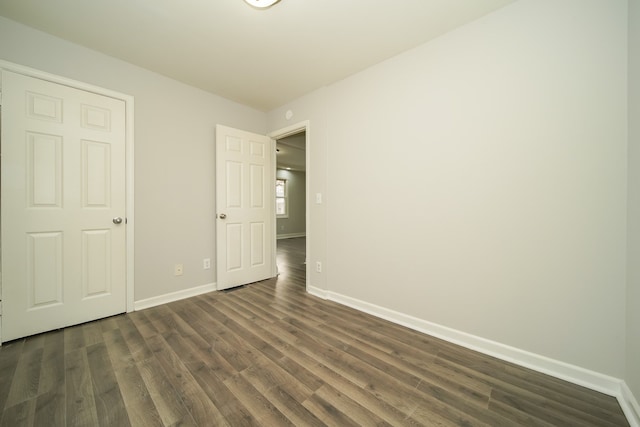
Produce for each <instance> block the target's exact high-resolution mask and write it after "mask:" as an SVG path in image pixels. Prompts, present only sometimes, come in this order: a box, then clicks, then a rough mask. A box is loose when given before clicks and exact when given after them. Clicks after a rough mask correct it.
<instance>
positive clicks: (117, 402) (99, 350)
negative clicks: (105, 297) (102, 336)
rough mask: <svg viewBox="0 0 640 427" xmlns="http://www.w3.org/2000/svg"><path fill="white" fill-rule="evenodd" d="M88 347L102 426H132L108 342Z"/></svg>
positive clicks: (90, 368) (99, 419)
mask: <svg viewBox="0 0 640 427" xmlns="http://www.w3.org/2000/svg"><path fill="white" fill-rule="evenodd" d="M110 326H111V324H110ZM112 330H113V329H111V328H108V329H106V331H107V332H109V331H112ZM86 349H87V361H88V363H89V371H90V372H91V378H92V382H91V383H92V385H93V397H94V399H95V404H96V413H97V415H98V422H99V424H100V426H105V427H106V426H115V425H117V426H123V427H126V426H130V425H131V422H130V420H129V415H128V414H127V408H126V406H125V404H124V401H123V400H122V394H121V392H120V387H119V386H118V381H117V379H116V375H115V372H114V369H113V365H112V364H111V360H110V359H109V354H108V351H107V346H106V344H105V343H104V342H103V343H98V344H94V345H90V346H88V347H86Z"/></svg>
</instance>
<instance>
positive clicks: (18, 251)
mask: <svg viewBox="0 0 640 427" xmlns="http://www.w3.org/2000/svg"><path fill="white" fill-rule="evenodd" d="M2 89H3V105H2V119H3V128H2V178H1V179H2V183H1V184H2V286H3V301H2V304H3V317H2V320H3V322H2V339H3V341H8V340H11V339H15V338H19V337H23V336H27V335H32V334H36V333H39V332H44V331H47V330H51V329H57V328H60V327H65V326H69V325H73V324H77V323H82V322H86V321H90V320H94V319H98V318H101V317H106V316H110V315H113V314H117V313H122V312H124V311H126V262H125V260H126V228H125V224H124V222H123V223H122V224H115V223H114V222H113V221H112V220H113V218H115V217H124V216H125V196H126V192H125V191H126V190H125V105H124V102H123V101H121V100H117V99H113V98H110V97H107V96H102V95H97V94H94V93H90V92H86V91H82V90H78V89H75V88H71V87H68V86H64V85H59V84H55V83H51V82H47V81H44V80H40V79H36V78H32V77H27V76H23V75H20V74H17V73H13V72H9V71H2Z"/></svg>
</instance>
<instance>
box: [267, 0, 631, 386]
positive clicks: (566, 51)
mask: <svg viewBox="0 0 640 427" xmlns="http://www.w3.org/2000/svg"><path fill="white" fill-rule="evenodd" d="M626 20H627V18H626V2H625V1H617V0H614V1H610V0H587V1H583V0H566V1H562V2H557V1H554V0H521V1H519V2H516V3H514V4H512V5H510V6H507V7H505V8H503V9H500V10H498V11H496V12H495V13H493V14H491V15H488V16H486V17H484V18H482V19H480V20H478V21H476V22H474V23H471V24H468V25H466V26H464V27H461V28H459V29H457V30H455V31H453V32H451V33H449V34H447V35H445V36H443V37H441V38H439V39H437V40H435V41H433V42H431V43H428V44H425V45H423V46H421V47H419V48H417V49H414V50H412V51H409V52H407V53H405V54H402V55H400V56H398V57H395V58H393V59H391V60H388V61H385V62H383V63H381V64H379V65H377V66H375V67H372V68H369V69H368V70H365V71H364V72H362V73H359V74H356V75H354V76H352V77H350V78H348V79H346V80H344V81H342V82H340V83H338V84H335V85H331V86H329V87H327V88H324V89H323V90H322V91H321V93H319V94H318V96H317V97H315V98H314V97H313V96H307V97H305V98H303V99H300V100H298V101H296V102H294V103H292V104H290V105H285V106H283V107H282V108H281V109H278V110H275V111H273V112H271V113H270V114H269V127H270V129H274V128H277V127H278V126H281V125H282V123H283V121H282V120H283V119H282V114H283V112H284V111H286V110H287V109H289V108H291V109H293V110H294V111H302V112H303V115H300V114H298V116H297V117H300V118H301V119H307V118H308V119H310V120H311V121H312V126H313V129H314V134H313V136H312V138H311V149H312V150H313V151H314V152H315V150H316V149H317V150H321V151H322V152H323V154H324V157H322V156H321V157H320V158H316V157H315V156H314V155H313V154H312V156H311V168H312V170H313V169H317V170H316V171H315V172H312V174H313V176H312V183H313V184H312V185H313V186H314V187H315V188H320V187H322V186H325V187H326V190H325V191H326V195H325V199H326V205H325V209H326V212H325V215H324V217H325V219H326V224H324V226H326V241H325V245H326V251H324V252H316V253H315V254H314V255H313V257H319V258H322V257H326V262H325V273H323V275H324V277H323V278H322V279H321V280H316V283H320V284H322V283H323V281H324V287H323V289H326V290H328V291H333V292H336V293H339V294H342V295H346V296H349V297H353V298H356V299H359V300H363V301H366V302H369V303H373V304H376V305H379V306H382V307H386V308H389V309H392V310H396V311H399V312H402V313H406V314H409V315H412V316H416V317H418V318H421V319H425V320H428V321H431V322H435V323H437V324H440V325H443V326H448V327H451V328H454V329H457V330H461V331H464V332H467V333H471V334H473V335H476V336H480V337H484V338H487V339H490V340H494V341H497V342H500V343H503V344H507V345H510V346H513V347H516V348H520V349H523V350H526V351H530V352H533V353H536V354H540V355H544V356H547V357H550V358H553V359H557V360H560V361H563V362H566V363H570V364H573V365H577V366H581V367H584V368H586V369H590V370H594V371H597V372H601V373H605V374H608V375H612V376H615V377H619V378H620V377H622V376H623V374H624V365H625V363H624V362H625V351H624V348H625V332H624V331H625V322H626V320H625V314H624V312H625V292H626V291H625V276H626V271H625V256H626V249H625V248H626V237H625V234H626V225H625V224H626V168H627V164H626V133H627V129H626V114H627V111H626V89H627V88H626V56H627V49H626V37H627V33H626ZM315 103H322V104H319V105H318V104H315ZM305 113H307V114H308V115H305ZM316 132H317V133H316ZM312 191H315V190H312ZM317 226H318V223H317V222H314V223H313V224H312V226H311V234H315V232H316V227H317ZM323 237H324V235H323ZM314 240H315V239H314V238H313V237H312V241H311V244H312V245H314Z"/></svg>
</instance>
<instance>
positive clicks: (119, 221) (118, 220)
mask: <svg viewBox="0 0 640 427" xmlns="http://www.w3.org/2000/svg"><path fill="white" fill-rule="evenodd" d="M113 223H114V224H122V218H120V217H119V216H117V217H115V218H113Z"/></svg>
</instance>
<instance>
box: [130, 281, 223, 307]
mask: <svg viewBox="0 0 640 427" xmlns="http://www.w3.org/2000/svg"><path fill="white" fill-rule="evenodd" d="M215 290H217V285H216V283H209V284H207V285H202V286H196V287H195V288H189V289H184V290H181V291H176V292H171V293H168V294H164V295H158V296H157V297H151V298H147V299H143V300H140V301H136V302H135V303H134V310H136V311H137V310H144V309H145V308H151V307H155V306H157V305H161V304H168V303H170V302H174V301H178V300H181V299H185V298H190V297H195V296H196V295H202V294H206V293H207V292H211V291H215Z"/></svg>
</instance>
